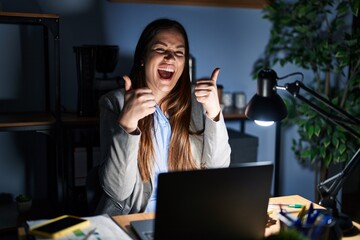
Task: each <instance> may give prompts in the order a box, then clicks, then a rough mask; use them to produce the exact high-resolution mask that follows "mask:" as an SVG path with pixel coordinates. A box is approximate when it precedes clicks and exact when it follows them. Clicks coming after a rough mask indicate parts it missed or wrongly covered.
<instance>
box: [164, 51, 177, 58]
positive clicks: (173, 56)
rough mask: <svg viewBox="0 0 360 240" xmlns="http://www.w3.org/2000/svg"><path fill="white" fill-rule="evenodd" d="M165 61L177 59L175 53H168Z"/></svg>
mask: <svg viewBox="0 0 360 240" xmlns="http://www.w3.org/2000/svg"><path fill="white" fill-rule="evenodd" d="M165 59H168V60H170V59H175V53H174V52H173V51H170V50H168V51H166V53H165Z"/></svg>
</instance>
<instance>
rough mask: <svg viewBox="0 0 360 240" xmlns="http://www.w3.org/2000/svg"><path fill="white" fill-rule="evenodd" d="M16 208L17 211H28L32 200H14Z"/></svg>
mask: <svg viewBox="0 0 360 240" xmlns="http://www.w3.org/2000/svg"><path fill="white" fill-rule="evenodd" d="M16 206H17V209H18V211H19V213H24V212H28V211H30V209H31V206H32V200H29V201H25V202H16Z"/></svg>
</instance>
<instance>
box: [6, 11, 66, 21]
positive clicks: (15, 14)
mask: <svg viewBox="0 0 360 240" xmlns="http://www.w3.org/2000/svg"><path fill="white" fill-rule="evenodd" d="M0 16H6V17H16V18H18V17H27V18H53V19H59V15H56V14H44V13H24V12H0Z"/></svg>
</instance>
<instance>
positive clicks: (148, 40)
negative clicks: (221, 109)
mask: <svg viewBox="0 0 360 240" xmlns="http://www.w3.org/2000/svg"><path fill="white" fill-rule="evenodd" d="M168 29H175V30H176V31H178V32H179V33H180V34H181V35H182V36H183V38H184V41H185V66H184V70H183V72H182V74H181V76H180V79H179V80H178V81H177V83H176V85H175V87H174V88H173V89H172V90H171V92H170V93H169V94H168V95H167V96H166V97H165V98H163V99H162V100H161V102H160V103H159V105H160V106H162V107H164V108H165V110H166V112H167V113H168V114H169V122H170V126H171V130H172V134H171V140H170V147H169V153H168V169H169V171H174V170H190V169H195V168H198V167H199V166H197V165H196V163H195V161H194V159H193V158H192V154H191V148H190V140H189V135H190V134H191V132H190V130H189V127H190V120H191V83H190V75H189V41H188V37H187V34H186V31H185V29H184V27H183V26H182V25H181V24H180V23H179V22H177V21H174V20H170V19H157V20H155V21H153V22H151V23H150V24H149V25H147V26H146V27H145V29H144V31H143V32H142V34H141V36H140V39H139V41H138V44H137V46H136V50H135V55H134V61H133V66H132V69H131V72H130V78H131V79H132V80H133V81H134V88H142V87H147V83H146V79H145V70H144V67H142V66H141V64H142V63H143V62H144V60H145V59H146V54H148V52H149V51H148V50H149V48H150V47H151V45H152V43H153V40H154V37H155V36H156V34H158V33H159V32H160V31H163V30H168ZM153 125H154V122H153V115H149V116H147V117H145V118H143V119H141V120H140V121H139V124H138V126H139V129H140V130H141V132H142V135H141V138H140V146H139V152H138V167H139V170H140V174H141V177H142V179H143V181H149V180H150V177H151V172H152V169H153V165H154V145H153V142H152V129H153Z"/></svg>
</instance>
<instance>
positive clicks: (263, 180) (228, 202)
mask: <svg viewBox="0 0 360 240" xmlns="http://www.w3.org/2000/svg"><path fill="white" fill-rule="evenodd" d="M272 172H273V165H272V163H270V162H255V163H245V164H244V163H242V164H236V165H233V166H232V167H231V168H220V169H206V170H195V171H185V172H169V173H162V174H160V175H159V180H158V192H157V203H156V218H155V239H160V240H161V239H239V238H247V239H259V238H263V237H264V232H265V225H266V222H267V206H268V200H269V197H270V192H271V183H272Z"/></svg>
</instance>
